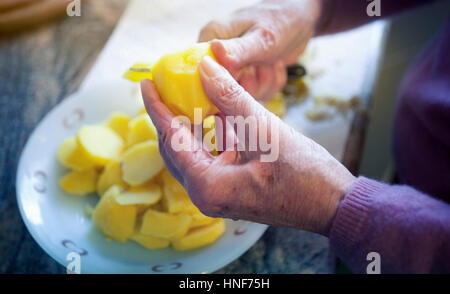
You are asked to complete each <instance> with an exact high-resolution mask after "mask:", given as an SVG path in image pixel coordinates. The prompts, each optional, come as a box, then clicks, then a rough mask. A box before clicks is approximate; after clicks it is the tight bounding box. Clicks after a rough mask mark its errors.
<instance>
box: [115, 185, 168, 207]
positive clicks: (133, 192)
mask: <svg viewBox="0 0 450 294" xmlns="http://www.w3.org/2000/svg"><path fill="white" fill-rule="evenodd" d="M161 195H162V192H161V188H160V187H159V185H158V184H154V183H150V184H147V185H145V186H142V187H132V188H130V189H128V190H126V191H125V192H124V193H121V194H120V195H118V196H117V197H116V201H117V202H118V203H119V204H120V205H134V204H143V205H149V206H150V205H152V204H155V203H156V202H158V201H159V199H161Z"/></svg>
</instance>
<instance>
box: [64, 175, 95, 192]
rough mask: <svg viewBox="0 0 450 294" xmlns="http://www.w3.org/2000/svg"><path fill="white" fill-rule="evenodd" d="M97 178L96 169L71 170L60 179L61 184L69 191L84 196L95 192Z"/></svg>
mask: <svg viewBox="0 0 450 294" xmlns="http://www.w3.org/2000/svg"><path fill="white" fill-rule="evenodd" d="M97 178H98V174H97V171H96V170H95V169H89V170H83V171H71V172H69V173H68V174H66V175H65V176H64V177H62V178H61V179H60V180H59V184H60V186H61V188H62V189H63V190H64V191H66V192H67V193H70V194H74V195H80V196H84V195H86V194H89V193H92V192H95V187H96V184H97Z"/></svg>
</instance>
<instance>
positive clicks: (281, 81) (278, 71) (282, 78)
mask: <svg viewBox="0 0 450 294" xmlns="http://www.w3.org/2000/svg"><path fill="white" fill-rule="evenodd" d="M286 82H287V71H286V66H285V64H284V62H282V61H279V62H277V63H275V90H276V92H279V91H280V90H281V89H282V88H283V87H284V85H285V84H286Z"/></svg>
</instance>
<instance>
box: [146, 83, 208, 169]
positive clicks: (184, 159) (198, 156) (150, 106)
mask: <svg viewBox="0 0 450 294" xmlns="http://www.w3.org/2000/svg"><path fill="white" fill-rule="evenodd" d="M141 89H142V97H143V98H144V104H145V108H146V110H147V113H148V114H149V115H150V117H151V119H152V121H153V123H154V124H155V127H156V128H157V130H158V138H159V140H160V148H161V149H164V152H165V154H166V155H167V158H166V160H170V161H171V162H172V163H173V164H174V165H175V167H176V168H177V169H178V171H179V172H181V173H185V172H194V173H195V171H194V169H195V168H197V167H198V168H206V167H207V166H208V165H209V162H210V160H211V156H210V154H209V153H208V152H206V151H205V150H204V149H203V148H202V143H201V142H198V141H197V140H196V139H195V137H194V135H193V134H192V133H191V131H190V128H188V127H186V126H185V125H184V124H183V123H182V122H181V121H180V120H179V119H177V118H176V117H174V115H173V113H172V112H171V111H170V110H169V109H168V108H167V106H166V105H165V104H164V103H162V101H161V99H160V97H159V94H158V92H157V91H156V88H155V86H154V85H153V82H152V81H150V80H148V79H145V80H143V81H142V82H141ZM175 136H177V137H175ZM176 138H182V139H183V140H187V143H186V145H183V146H186V147H187V148H184V149H180V148H179V147H180V146H177V145H175V143H179V142H177V141H176V140H175V139H176Z"/></svg>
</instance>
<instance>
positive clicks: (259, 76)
mask: <svg viewBox="0 0 450 294" xmlns="http://www.w3.org/2000/svg"><path fill="white" fill-rule="evenodd" d="M321 3H322V1H318V0H265V1H262V2H259V3H258V4H256V5H254V6H250V7H247V8H244V9H241V10H238V11H236V12H234V13H233V14H232V15H230V16H229V17H228V18H226V19H223V20H213V21H211V22H209V23H208V24H207V25H206V26H205V27H204V28H203V29H202V30H201V32H200V36H199V41H201V42H204V41H210V40H213V41H212V42H211V48H212V50H213V52H214V55H215V56H216V58H217V60H218V61H219V63H220V64H221V65H223V66H224V67H225V68H226V69H227V70H228V71H229V72H230V73H231V74H232V76H233V77H234V78H235V79H236V80H237V81H238V82H239V83H240V84H241V85H242V86H243V87H244V88H245V89H246V90H247V92H249V93H250V94H251V95H252V96H253V97H255V98H256V99H259V100H268V99H271V98H272V97H273V96H274V95H275V93H276V92H278V91H279V90H281V88H282V87H283V86H284V84H285V83H286V78H287V76H286V66H287V65H290V64H293V63H295V62H296V60H297V58H298V56H299V55H300V54H301V53H302V52H303V51H304V49H305V47H306V45H307V43H308V41H309V40H310V39H311V38H312V37H313V35H314V33H315V30H316V25H317V23H318V20H319V18H320V15H321V9H322V7H321V6H322V4H321ZM214 39H219V40H214Z"/></svg>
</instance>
